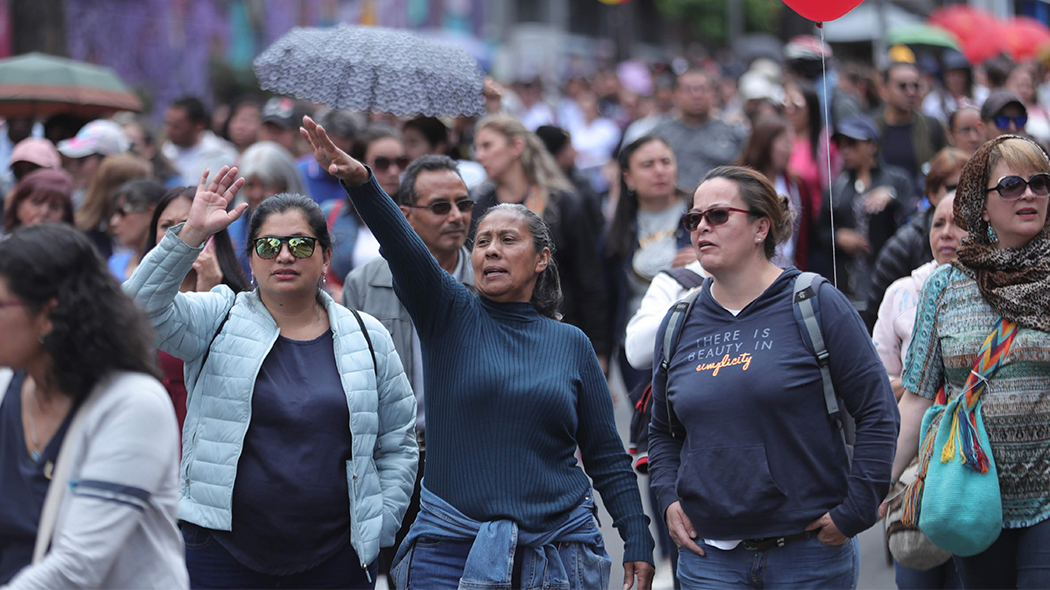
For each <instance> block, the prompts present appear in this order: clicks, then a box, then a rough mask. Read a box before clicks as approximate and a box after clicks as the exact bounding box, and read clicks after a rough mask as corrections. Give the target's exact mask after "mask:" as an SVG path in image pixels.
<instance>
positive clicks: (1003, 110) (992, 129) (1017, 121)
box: [981, 90, 1028, 141]
mask: <svg viewBox="0 0 1050 590" xmlns="http://www.w3.org/2000/svg"><path fill="white" fill-rule="evenodd" d="M981 120H982V121H984V139H985V141H990V140H993V139H995V138H996V137H999V136H1000V135H1007V134H1013V135H1024V134H1025V132H1024V127H1025V124H1027V123H1028V109H1026V108H1025V106H1024V103H1023V102H1022V101H1021V97H1019V96H1017V95H1016V94H1014V93H1013V92H1010V91H1009V90H996V91H995V92H993V93H991V94H990V95H988V99H987V100H985V101H984V104H983V105H981Z"/></svg>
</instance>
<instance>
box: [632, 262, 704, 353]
mask: <svg viewBox="0 0 1050 590" xmlns="http://www.w3.org/2000/svg"><path fill="white" fill-rule="evenodd" d="M687 293H688V291H687V290H685V289H683V288H682V286H681V285H680V284H678V281H676V280H674V278H673V277H672V276H671V275H669V274H667V273H664V272H662V273H658V274H657V275H656V276H655V277H653V280H652V282H651V283H649V288H648V289H646V291H645V297H643V298H642V304H641V305H640V306H639V307H638V311H637V312H636V313H635V314H634V317H632V318H631V319H630V321H628V322H627V336H626V338H625V339H624V343H623V349H624V352H625V353H627V362H629V363H630V364H631V366H632V367H634V368H635V369H638V370H639V371H644V370H646V369H650V368H652V366H653V342H655V341H656V330H657V328H659V327H660V322H661V320H663V319H664V316H665V315H667V310H668V309H669V308H670V307H671V306H672V305H673V304H674V302H675V301H678V300H679V299H681V298H682V297H685V296H686V294H687Z"/></svg>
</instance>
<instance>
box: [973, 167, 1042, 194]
mask: <svg viewBox="0 0 1050 590" xmlns="http://www.w3.org/2000/svg"><path fill="white" fill-rule="evenodd" d="M1026 188H1030V189H1032V194H1033V195H1035V196H1036V197H1040V198H1045V197H1047V196H1050V174H1047V173H1046V172H1040V173H1039V174H1035V175H1033V176H1032V177H1031V178H1029V179H1028V180H1025V179H1024V178H1021V177H1020V176H1013V175H1011V176H1004V177H1002V178H1000V179H999V182H998V183H996V185H995V186H993V187H992V188H989V189H985V190H984V192H985V194H988V193H990V192H992V191H996V192H998V193H999V198H1000V199H1002V200H1004V201H1016V200H1017V199H1020V198H1021V197H1022V196H1024V191H1025V189H1026Z"/></svg>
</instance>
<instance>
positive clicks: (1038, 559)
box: [954, 520, 1050, 588]
mask: <svg viewBox="0 0 1050 590" xmlns="http://www.w3.org/2000/svg"><path fill="white" fill-rule="evenodd" d="M954 560H955V567H957V568H958V569H959V577H960V578H962V582H963V588H1050V520H1044V521H1043V522H1040V523H1038V524H1035V525H1032V526H1030V527H1027V528H1023V529H1003V532H1001V533H1000V534H999V538H998V539H996V541H995V542H994V543H992V546H991V547H989V548H988V549H985V550H984V551H983V552H982V553H978V554H977V555H974V556H973V557H959V556H958V555H956V556H954Z"/></svg>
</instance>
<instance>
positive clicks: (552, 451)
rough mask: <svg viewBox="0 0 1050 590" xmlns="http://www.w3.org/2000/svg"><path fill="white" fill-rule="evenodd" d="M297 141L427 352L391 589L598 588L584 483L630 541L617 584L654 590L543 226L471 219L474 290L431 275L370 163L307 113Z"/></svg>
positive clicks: (601, 566) (526, 220)
mask: <svg viewBox="0 0 1050 590" xmlns="http://www.w3.org/2000/svg"><path fill="white" fill-rule="evenodd" d="M302 134H303V136H304V137H305V138H306V139H307V140H309V142H310V144H311V146H312V147H313V149H314V156H315V157H316V158H317V161H318V163H319V164H320V165H321V166H323V167H324V168H325V169H327V170H328V172H329V173H330V174H332V175H333V176H336V177H337V178H339V179H340V180H342V181H343V184H344V186H345V187H346V188H347V192H348V193H349V194H350V198H351V200H352V201H353V203H354V207H355V208H356V209H357V211H358V213H359V214H360V215H361V218H362V219H363V220H364V221H365V223H366V224H367V225H368V227H369V228H370V229H371V230H372V232H373V234H374V235H375V236H376V238H377V239H378V240H379V243H380V245H381V246H382V250H381V253H382V255H383V257H384V258H386V259H387V260H388V261H389V262H390V270H391V272H392V274H393V277H394V291H395V292H396V293H397V296H398V298H399V299H401V302H402V303H403V304H404V305H405V308H406V309H407V310H408V312H409V314H410V315H411V316H412V320H413V322H414V324H415V327H416V330H417V331H418V332H419V338H420V342H421V344H422V347H421V348H422V354H423V371H424V380H425V384H426V391H427V476H426V479H425V480H424V483H425V487H424V489H423V492H422V509H421V511H420V516H419V518H418V519H417V520H416V522H415V524H414V525H413V527H412V532H411V533H410V534H409V536H408V538H407V539H406V540H405V543H404V544H403V546H402V547H401V550H400V551H399V552H398V557H397V559H396V561H398V562H399V563H398V565H396V566H395V567H396V571H395V573H394V575H395V578H396V579H397V581H398V586H399V587H400V588H408V587H412V586H413V585H414V583H419V582H425V586H426V587H427V588H456V587H457V586H458V585H459V582H460V579H461V578H462V580H463V582H464V583H470V582H473V583H476V584H480V585H479V586H475V587H479V588H485V587H499V585H500V584H511V585H512V587H515V588H531V587H539V586H541V585H544V584H557V583H558V582H568V583H569V585H570V587H572V588H587V587H593V586H596V585H601V586H602V587H607V586H608V583H609V580H608V576H609V569H610V560H609V557H608V555H607V554H606V553H605V549H604V545H603V544H602V537H601V534H600V533H599V532H598V529H597V527H596V526H595V524H594V519H593V517H592V514H593V510H594V508H593V506H594V503H593V500H592V498H591V484H590V482H589V481H588V478H587V476H588V475H589V476H590V477H591V479H593V481H594V487H595V488H596V489H597V490H598V491H599V492H600V493H601V494H602V499H603V500H604V502H605V505H606V507H607V508H608V509H609V512H610V513H611V514H612V516H613V519H614V523H613V524H614V525H615V526H616V527H617V529H618V530H619V532H620V536H621V537H622V538H623V539H624V542H625V550H624V562H625V563H624V570H625V580H624V582H625V584H624V587H625V588H626V587H629V586H631V585H633V584H634V583H635V578H636V577H637V582H638V587H639V588H641V589H647V588H649V585H650V583H651V580H652V576H653V566H652V551H653V540H652V537H651V536H650V534H649V529H648V519H647V518H646V517H645V515H644V513H643V511H642V504H641V496H640V494H639V492H638V485H637V482H636V480H635V476H634V474H633V472H632V471H631V465H630V458H629V457H628V455H627V453H626V452H625V451H624V449H623V443H622V441H621V440H620V438H619V435H618V434H617V431H616V426H615V423H614V419H613V409H612V402H611V398H610V396H609V391H608V386H607V384H606V382H605V378H604V375H603V374H602V371H601V367H600V366H599V364H598V360H597V358H596V357H595V355H594V351H593V349H592V348H591V345H590V342H589V341H588V340H587V338H586V336H584V334H583V332H581V331H580V330H578V329H577V328H574V327H572V326H570V325H567V324H563V323H561V322H558V321H556V320H557V318H558V312H557V309H558V304H559V302H560V291H561V289H560V286H559V280H558V273H557V269H556V267H555V264H554V261H553V259H552V258H551V253H552V250H553V244H552V242H551V239H550V232H549V230H548V229H547V227H546V225H545V224H544V223H543V221H542V220H540V219H539V218H538V217H537V216H536V215H535V214H534V213H532V212H531V211H529V210H528V209H527V208H525V207H523V206H515V205H503V206H499V207H494V208H493V209H491V210H490V211H489V212H488V213H487V214H486V215H485V216H484V217H483V218H482V220H481V221H480V223H479V225H478V230H477V237H476V239H475V243H474V250H473V252H472V254H471V263H472V264H473V267H474V277H475V279H474V281H475V285H476V287H477V290H478V295H474V294H472V293H470V292H469V291H468V290H467V289H466V288H464V287H463V286H462V285H460V284H459V283H457V282H456V281H455V280H453V279H452V277H451V275H449V274H448V273H446V272H444V271H443V270H442V269H441V267H439V266H438V264H437V262H436V261H435V260H434V258H433V257H432V256H431V255H430V252H429V251H428V250H427V248H426V246H425V245H424V244H423V241H422V240H421V239H420V238H419V237H418V236H417V235H416V234H415V233H414V232H413V231H412V228H411V227H410V226H409V224H408V222H407V221H406V220H405V216H404V215H403V214H402V213H401V211H400V210H399V209H398V207H397V205H395V204H394V202H393V201H392V200H391V199H390V198H389V197H388V196H387V195H386V194H385V193H384V192H383V190H382V188H381V187H380V186H379V185H378V184H377V183H376V180H375V177H374V176H373V175H372V173H371V171H370V170H369V169H368V168H366V167H365V166H364V165H362V164H361V163H360V162H358V161H356V160H354V159H352V158H351V157H349V156H348V155H346V153H344V152H342V151H341V150H339V149H338V148H336V147H335V145H333V144H332V142H331V141H330V140H329V139H328V136H327V134H326V133H325V132H324V129H322V128H321V127H320V126H318V125H317V124H316V123H314V122H313V121H312V120H310V119H309V118H304V129H302ZM431 214H433V213H432V212H431ZM577 447H579V448H580V449H581V451H582V453H583V463H584V464H585V465H586V471H587V472H586V474H585V473H584V471H583V470H582V469H580V467H579V466H578V465H577V462H576V459H575V450H576V448H577ZM476 538H477V539H484V540H485V542H479V543H475V542H474V541H475V539H476ZM515 539H516V540H515ZM508 549H509V551H506V550H508ZM496 556H502V559H500V560H497V559H495V557H496ZM512 556H513V557H512ZM558 562H560V563H558ZM570 574H571V575H570Z"/></svg>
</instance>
